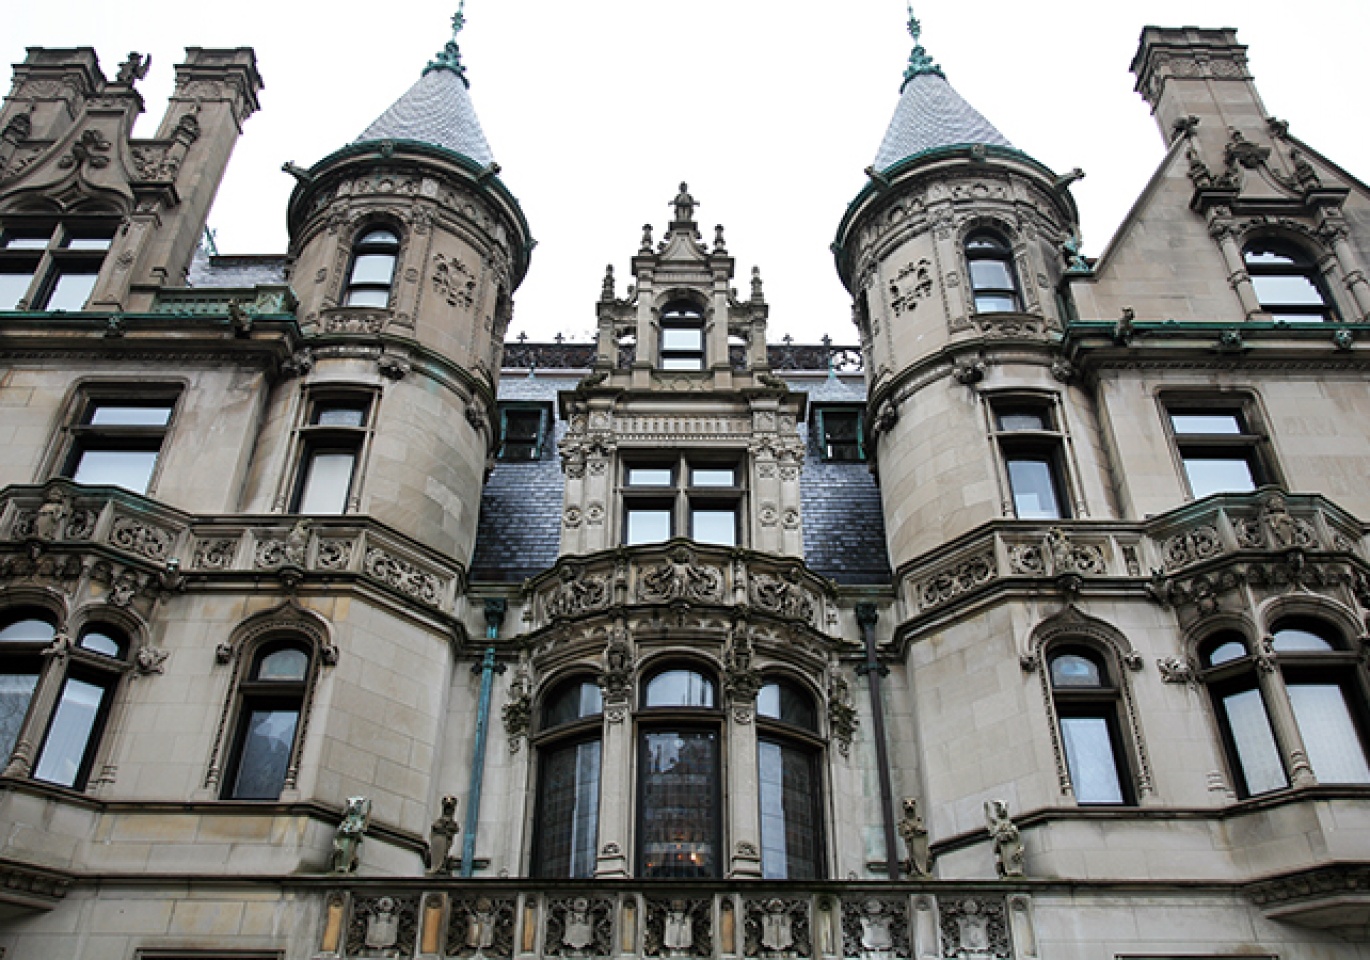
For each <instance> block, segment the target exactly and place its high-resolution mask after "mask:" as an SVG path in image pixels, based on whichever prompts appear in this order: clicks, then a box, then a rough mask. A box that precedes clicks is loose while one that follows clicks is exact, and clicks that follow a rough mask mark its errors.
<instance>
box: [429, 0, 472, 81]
mask: <svg viewBox="0 0 1370 960" xmlns="http://www.w3.org/2000/svg"><path fill="white" fill-rule="evenodd" d="M464 26H466V0H460V2H459V3H458V4H457V12H456V13H454V14H452V39H451V40H448V41H447V45H446V46H444V47H443V48H442V49H441V50H440V51H438V53H437V54H436V55H435V56H434V57H433V59H432V60H429V61H428V66H426V67H424V68H423V72H424V73H425V74H426V73H428V72H429V71H430V70H451V71H452V72H453V73H455V74H456V75H457V76H459V77H461V82H462V83H464V84H466V86H467V87H470V86H471V82H470V81H469V80H467V79H466V68H465V67H463V66H462V65H461V49H460V48H459V47H458V46H457V34H459V33H461V29H462V27H464Z"/></svg>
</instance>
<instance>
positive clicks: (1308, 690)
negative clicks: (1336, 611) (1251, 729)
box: [1272, 619, 1370, 783]
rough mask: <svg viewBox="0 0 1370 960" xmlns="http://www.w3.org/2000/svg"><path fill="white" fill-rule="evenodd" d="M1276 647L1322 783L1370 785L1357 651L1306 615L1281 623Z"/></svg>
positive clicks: (1310, 759) (1277, 627)
mask: <svg viewBox="0 0 1370 960" xmlns="http://www.w3.org/2000/svg"><path fill="white" fill-rule="evenodd" d="M1272 646H1273V648H1274V652H1275V655H1276V660H1277V662H1278V663H1279V665H1280V675H1281V677H1282V678H1283V679H1284V686H1285V690H1286V691H1287V693H1288V695H1289V705H1290V707H1291V708H1293V711H1294V719H1295V722H1297V723H1298V725H1299V734H1300V736H1301V737H1302V738H1303V745H1304V749H1305V751H1306V752H1307V754H1308V762H1309V765H1310V766H1312V768H1313V775H1314V776H1315V777H1317V779H1318V782H1319V783H1370V763H1367V761H1366V749H1365V721H1364V715H1365V708H1364V703H1363V701H1362V699H1361V697H1360V695H1359V693H1358V690H1357V683H1356V672H1357V670H1358V669H1359V668H1358V664H1357V659H1356V654H1355V653H1353V652H1352V651H1350V650H1347V649H1345V644H1344V643H1343V641H1342V638H1341V636H1340V634H1339V633H1338V632H1337V631H1335V630H1332V629H1330V628H1329V627H1328V626H1327V625H1326V624H1323V623H1320V622H1318V621H1314V620H1307V619H1294V620H1288V621H1284V622H1281V623H1277V624H1276V625H1275V631H1274V635H1273V642H1272Z"/></svg>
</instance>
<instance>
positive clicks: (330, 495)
mask: <svg viewBox="0 0 1370 960" xmlns="http://www.w3.org/2000/svg"><path fill="white" fill-rule="evenodd" d="M369 414H370V402H369V398H365V397H336V398H335V397H316V398H315V399H314V400H313V402H312V403H311V404H310V408H309V423H308V424H307V425H306V426H305V427H304V428H302V429H301V431H300V434H301V440H302V444H301V448H302V450H303V454H302V456H301V463H300V470H299V477H298V479H297V480H296V490H295V498H294V510H293V512H294V513H304V514H336V513H346V512H347V510H348V508H349V507H350V506H351V505H352V503H353V499H354V498H355V495H356V491H355V489H354V488H355V486H356V476H357V466H358V463H359V461H360V460H361V454H362V447H363V446H364V444H365V441H366V438H367V433H368V427H369V423H368V416H369Z"/></svg>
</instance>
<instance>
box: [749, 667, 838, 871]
mask: <svg viewBox="0 0 1370 960" xmlns="http://www.w3.org/2000/svg"><path fill="white" fill-rule="evenodd" d="M756 716H757V744H756V750H757V780H758V801H759V803H760V806H761V873H762V875H763V876H765V877H767V878H774V879H782V880H783V879H788V880H812V879H815V878H817V877H820V876H822V875H823V859H824V858H823V801H822V797H823V789H822V774H821V772H820V767H819V757H820V753H821V741H819V739H818V711H817V709H816V708H815V706H814V701H813V697H811V696H810V695H809V694H808V692H807V691H805V690H804V689H803V688H802V687H800V686H799V685H798V684H795V683H792V682H790V681H788V680H770V681H767V682H766V683H765V684H763V685H762V687H761V689H760V691H759V692H758V693H757V697H756Z"/></svg>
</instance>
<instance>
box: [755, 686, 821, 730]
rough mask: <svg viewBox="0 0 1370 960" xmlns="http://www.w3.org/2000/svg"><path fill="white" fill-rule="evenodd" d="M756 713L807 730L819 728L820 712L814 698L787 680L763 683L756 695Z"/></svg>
mask: <svg viewBox="0 0 1370 960" xmlns="http://www.w3.org/2000/svg"><path fill="white" fill-rule="evenodd" d="M756 713H757V716H759V717H764V718H766V719H769V720H779V721H781V722H782V723H789V724H793V725H794V726H796V727H802V728H804V729H805V730H817V729H818V713H817V711H816V710H815V709H814V705H813V698H812V697H810V696H809V695H808V694H807V693H805V692H804V691H803V690H801V689H800V688H799V687H797V686H795V685H794V684H792V683H789V682H787V681H776V680H772V681H771V682H769V683H766V684H763V685H762V687H761V689H760V690H759V691H758V692H757V695H756Z"/></svg>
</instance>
